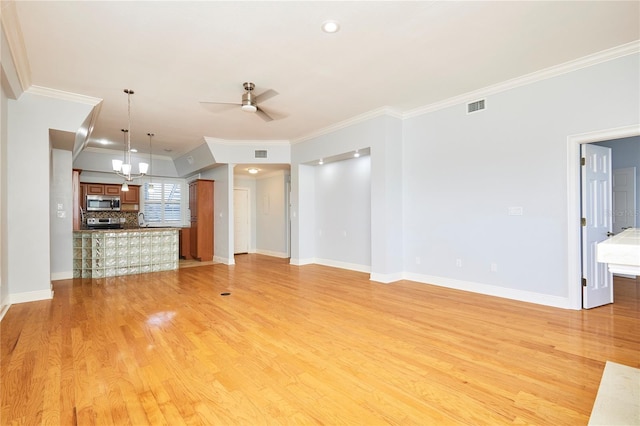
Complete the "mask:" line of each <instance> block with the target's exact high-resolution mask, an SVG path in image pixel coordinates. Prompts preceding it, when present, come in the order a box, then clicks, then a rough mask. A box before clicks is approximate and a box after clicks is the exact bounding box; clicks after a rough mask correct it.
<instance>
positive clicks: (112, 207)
mask: <svg viewBox="0 0 640 426" xmlns="http://www.w3.org/2000/svg"><path fill="white" fill-rule="evenodd" d="M87 211H88V212H114V211H116V212H117V211H120V197H119V196H117V195H87Z"/></svg>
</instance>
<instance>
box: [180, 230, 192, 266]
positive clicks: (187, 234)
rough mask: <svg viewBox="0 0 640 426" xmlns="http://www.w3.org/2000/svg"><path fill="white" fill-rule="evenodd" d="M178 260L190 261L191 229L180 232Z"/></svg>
mask: <svg viewBox="0 0 640 426" xmlns="http://www.w3.org/2000/svg"><path fill="white" fill-rule="evenodd" d="M180 258H181V259H191V229H190V228H182V229H181V230H180Z"/></svg>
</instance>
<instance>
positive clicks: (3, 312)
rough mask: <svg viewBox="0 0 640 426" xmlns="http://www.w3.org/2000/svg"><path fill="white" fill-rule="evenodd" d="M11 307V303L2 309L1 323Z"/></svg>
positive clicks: (0, 313) (0, 312) (0, 311)
mask: <svg viewBox="0 0 640 426" xmlns="http://www.w3.org/2000/svg"><path fill="white" fill-rule="evenodd" d="M10 307H11V305H10V304H9V303H7V304H6V305H4V304H3V305H2V308H1V309H0V321H2V318H4V315H5V314H6V313H7V311H8V310H9V308H10Z"/></svg>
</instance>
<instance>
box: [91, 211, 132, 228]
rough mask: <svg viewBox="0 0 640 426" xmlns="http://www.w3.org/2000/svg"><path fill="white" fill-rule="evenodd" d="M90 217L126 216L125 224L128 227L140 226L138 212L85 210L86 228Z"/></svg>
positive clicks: (118, 217)
mask: <svg viewBox="0 0 640 426" xmlns="http://www.w3.org/2000/svg"><path fill="white" fill-rule="evenodd" d="M90 217H97V218H99V219H106V218H117V219H120V218H122V217H123V218H124V219H125V223H124V226H125V227H126V228H130V227H135V228H137V227H138V212H122V211H120V212H85V213H84V219H83V221H82V227H83V228H86V226H87V218H90Z"/></svg>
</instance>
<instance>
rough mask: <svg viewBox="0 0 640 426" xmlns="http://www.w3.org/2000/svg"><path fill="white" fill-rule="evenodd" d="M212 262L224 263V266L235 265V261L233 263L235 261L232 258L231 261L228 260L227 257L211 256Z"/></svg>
mask: <svg viewBox="0 0 640 426" xmlns="http://www.w3.org/2000/svg"><path fill="white" fill-rule="evenodd" d="M213 260H214V261H216V262H220V263H224V264H225V265H235V264H236V261H235V259H234V258H233V257H232V258H231V259H229V258H228V257H221V256H213Z"/></svg>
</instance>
